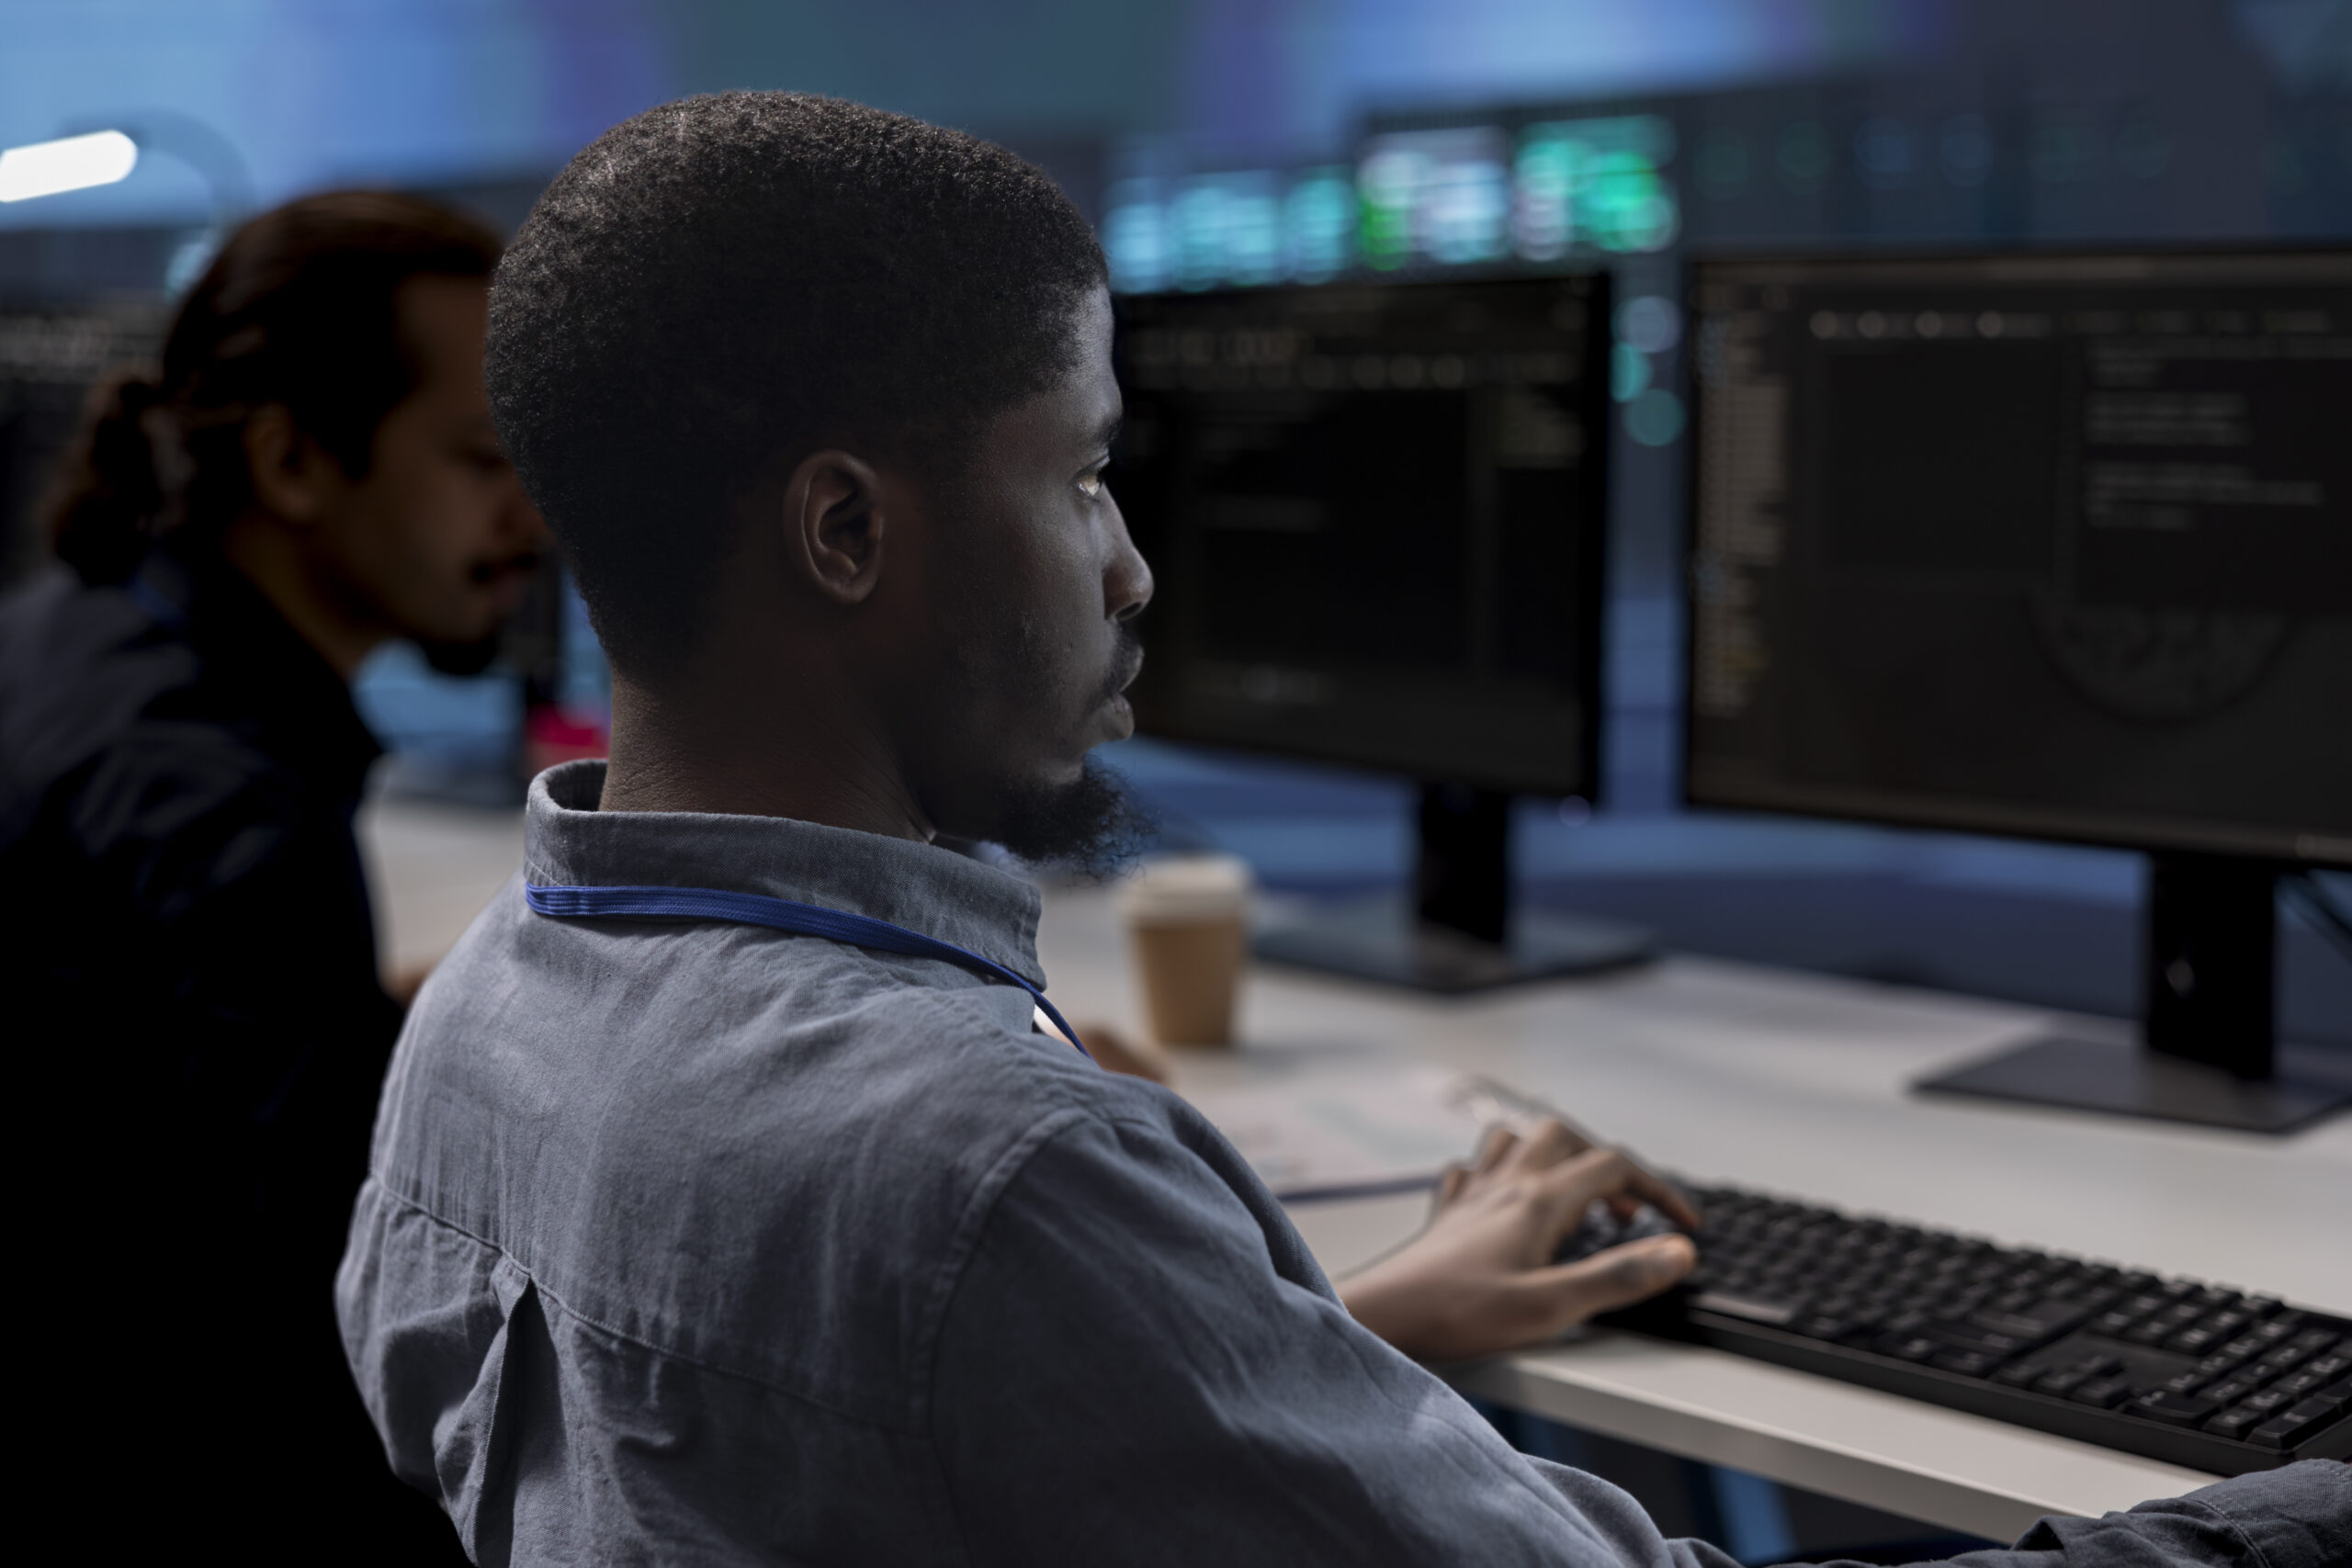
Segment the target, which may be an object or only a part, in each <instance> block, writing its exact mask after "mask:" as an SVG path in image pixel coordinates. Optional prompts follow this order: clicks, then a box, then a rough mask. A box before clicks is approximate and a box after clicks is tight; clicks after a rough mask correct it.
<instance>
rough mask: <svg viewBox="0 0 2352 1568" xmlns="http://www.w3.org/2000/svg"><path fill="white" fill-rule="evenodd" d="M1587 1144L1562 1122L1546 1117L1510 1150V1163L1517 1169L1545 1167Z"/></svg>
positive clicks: (1586, 1147)
mask: <svg viewBox="0 0 2352 1568" xmlns="http://www.w3.org/2000/svg"><path fill="white" fill-rule="evenodd" d="M1591 1147H1592V1145H1590V1144H1588V1143H1586V1142H1585V1141H1584V1139H1583V1138H1581V1137H1579V1136H1578V1135H1577V1134H1576V1133H1574V1132H1573V1131H1571V1130H1570V1129H1569V1128H1567V1127H1566V1125H1564V1124H1562V1123H1561V1122H1557V1121H1555V1120H1554V1119H1553V1118H1552V1117H1549V1116H1546V1117H1545V1118H1544V1120H1543V1121H1541V1122H1537V1123H1535V1125H1534V1126H1532V1127H1530V1128H1529V1129H1528V1130H1527V1134H1526V1136H1524V1137H1522V1138H1521V1139H1520V1141H1519V1146H1518V1147H1517V1148H1515V1149H1513V1150H1512V1151H1511V1155H1510V1163H1511V1164H1512V1165H1513V1166H1515V1167H1517V1168H1519V1169H1521V1170H1546V1169H1549V1168H1552V1167H1553V1166H1555V1165H1558V1164H1559V1163H1560V1162H1561V1161H1563V1160H1566V1159H1573V1158H1574V1157H1576V1156H1578V1155H1581V1154H1583V1153H1585V1152H1586V1151H1587V1150H1588V1149H1589V1148H1591Z"/></svg>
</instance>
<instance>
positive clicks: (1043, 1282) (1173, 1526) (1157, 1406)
mask: <svg viewBox="0 0 2352 1568" xmlns="http://www.w3.org/2000/svg"><path fill="white" fill-rule="evenodd" d="M932 1413H933V1415H932V1420H933V1440H934V1443H935V1444H936V1448H937V1451H938V1453H939V1455H940V1458H941V1461H942V1465H943V1468H944V1475H945V1481H946V1485H947V1488H948V1491H949V1493H950V1495H951V1501H952V1504H953V1506H954V1507H955V1509H956V1516H957V1519H958V1522H959V1524H960V1526H961V1529H962V1532H963V1538H964V1542H965V1545H966V1548H967V1551H969V1553H970V1555H971V1558H972V1560H973V1561H974V1562H977V1563H1008V1564H1010V1563H1035V1562H1060V1563H1095V1562H1103V1563H1111V1562H1117V1563H1131V1564H1153V1563H1170V1564H1176V1563H1182V1564H1189V1565H1198V1564H1202V1563H1226V1564H1231V1563H1240V1562H1247V1563H1255V1562H1294V1563H1295V1562H1347V1563H1351V1564H1363V1565H1370V1564H1385V1563H1440V1562H1443V1563H1461V1562H1477V1563H1481V1564H1490V1565H1497V1564H1505V1563H1576V1564H1620V1563H1622V1564H1641V1565H1643V1568H1733V1559H1731V1558H1730V1557H1728V1556H1725V1555H1724V1553H1722V1552H1720V1551H1716V1550H1715V1549H1714V1548H1713V1547H1711V1546H1707V1545H1705V1544H1703V1543H1700V1542H1693V1541H1669V1540H1665V1539H1663V1538H1662V1537H1661V1536H1660V1535H1659V1534H1658V1532H1657V1529H1656V1527H1655V1526H1653V1525H1652V1524H1651V1523H1650V1522H1649V1520H1648V1518H1647V1517H1645V1515H1644V1514H1643V1512H1642V1510H1641V1509H1640V1507H1639V1506H1637V1505H1636V1504H1634V1501H1633V1500H1632V1499H1631V1498H1630V1497H1628V1496H1626V1495H1624V1494H1623V1492H1620V1491H1618V1490H1617V1489H1616V1488H1614V1487H1612V1486H1610V1485H1608V1484H1606V1483H1602V1482H1600V1481H1598V1480H1595V1479H1594V1478H1592V1477H1590V1476H1586V1475H1582V1474H1579V1473H1578V1472H1573V1471H1567V1470H1562V1469H1559V1468H1558V1467H1555V1466H1539V1465H1538V1463H1537V1462H1536V1461H1531V1460H1529V1459H1527V1458H1525V1457H1524V1456H1522V1455H1521V1454H1519V1453H1518V1452H1516V1451H1515V1450H1512V1449H1511V1448H1510V1446H1509V1445H1508V1444H1506V1443H1505V1442H1504V1441H1503V1440H1502V1438H1500V1437H1499V1436H1498V1435H1497V1433H1496V1432H1495V1430H1494V1429H1493V1427H1490V1426H1488V1425H1487V1423H1486V1422H1485V1421H1484V1420H1482V1419H1480V1417H1479V1416H1478V1415H1477V1414H1476V1412H1475V1411H1473V1410H1472V1409H1471V1408H1470V1407H1469V1405H1467V1404H1464V1402H1463V1401H1462V1400H1461V1399H1460V1398H1459V1397H1457V1396H1456V1395H1455V1394H1454V1393H1453V1391H1452V1390H1451V1389H1449V1388H1447V1387H1446V1386H1445V1385H1444V1384H1443V1383H1442V1382H1439V1381H1438V1380H1437V1379H1436V1378H1434V1377H1432V1376H1431V1375H1430V1373H1428V1372H1427V1371H1423V1370H1422V1369H1421V1368H1420V1367H1419V1366H1417V1365H1416V1364H1415V1363H1414V1362H1412V1361H1411V1360H1409V1359H1407V1358H1405V1357H1404V1356H1402V1355H1399V1354H1398V1353H1397V1352H1396V1351H1395V1350H1392V1349H1390V1348H1388V1347H1387V1346H1386V1345H1385V1344H1384V1343H1382V1342H1381V1341H1380V1340H1379V1339H1377V1338H1376V1337H1374V1336H1373V1335H1371V1334H1370V1333H1367V1332H1366V1331H1365V1330H1363V1328H1362V1327H1361V1326H1359V1325H1357V1324H1356V1323H1355V1322H1354V1320H1353V1319H1351V1317H1349V1315H1348V1314H1347V1311H1346V1309H1345V1308H1344V1307H1342V1306H1341V1305H1340V1303H1338V1302H1337V1301H1336V1300H1334V1299H1333V1298H1332V1297H1331V1296H1330V1295H1329V1293H1328V1292H1327V1289H1326V1288H1324V1287H1323V1286H1322V1285H1321V1281H1320V1280H1319V1279H1298V1278H1285V1277H1284V1275H1283V1272H1282V1271H1280V1270H1279V1269H1277V1267H1276V1265H1275V1261H1274V1252H1273V1250H1272V1249H1271V1248H1270V1246H1269V1237H1268V1235H1267V1233H1266V1230H1265V1228H1264V1227H1263V1226H1262V1225H1261V1222H1260V1221H1259V1219H1258V1218H1257V1217H1256V1216H1254V1215H1253V1214H1252V1213H1251V1212H1250V1208H1249V1207H1248V1206H1247V1205H1246V1204H1244V1203H1243V1202H1242V1201H1241V1200H1240V1199H1239V1198H1238V1196H1237V1195H1236V1193H1235V1192H1234V1190H1233V1189H1232V1188H1231V1187H1230V1186H1229V1185H1228V1184H1227V1181H1226V1180H1225V1179H1223V1178H1222V1177H1221V1176H1220V1175H1219V1174H1218V1173H1217V1171H1216V1169H1215V1168H1213V1167H1212V1166H1211V1165H1210V1164H1209V1163H1208V1162H1207V1161H1205V1160H1204V1159H1203V1158H1202V1157H1201V1156H1199V1155H1198V1154H1196V1153H1194V1152H1193V1150H1191V1149H1189V1148H1187V1147H1186V1146H1185V1145H1183V1144H1182V1142H1181V1141H1180V1140H1179V1139H1178V1138H1177V1137H1176V1136H1174V1135H1173V1134H1171V1133H1170V1132H1169V1131H1167V1130H1165V1129H1160V1128H1154V1127H1149V1126H1146V1125H1141V1124H1136V1123H1129V1122H1104V1121H1103V1120H1101V1119H1098V1118H1092V1117H1089V1118H1085V1119H1083V1120H1080V1121H1078V1122H1074V1123H1072V1124H1070V1125H1069V1126H1066V1127H1064V1128H1062V1129H1060V1130H1058V1131H1057V1133H1055V1134H1054V1135H1052V1136H1050V1137H1049V1138H1047V1139H1046V1140H1045V1141H1044V1142H1043V1143H1042V1144H1041V1145H1040V1146H1039V1147H1038V1148H1037V1149H1036V1150H1035V1153H1033V1154H1032V1155H1031V1156H1029V1158H1028V1160H1027V1162H1026V1164H1025V1165H1024V1166H1023V1168H1022V1170H1021V1171H1020V1173H1019V1174H1018V1175H1017V1176H1016V1177H1015V1178H1014V1179H1012V1181H1011V1182H1009V1183H1008V1184H1007V1186H1006V1188H1005V1190H1004V1191H1003V1192H1002V1193H1001V1196H1000V1197H999V1199H998V1201H997V1202H996V1204H995V1206H994V1208H993V1210H992V1212H991V1213H990V1214H989V1218H988V1221H987V1223H986V1224H985V1225H984V1226H983V1227H982V1229H981V1231H980V1233H979V1235H978V1239H977V1242H976V1245H975V1246H974V1247H973V1251H972V1254H971V1256H970V1258H968V1259H967V1262H966V1264H965V1267H964V1269H963V1274H962V1278H961V1280H959V1282H958V1283H957V1285H956V1292H955V1295H954V1297H953V1299H952V1302H951V1304H950V1306H949V1309H948V1312H947V1314H946V1317H945V1320H944V1325H943V1326H942V1330H941V1336H940V1341H939V1347H938V1352H937V1360H936V1369H935V1373H934V1378H933V1401H932Z"/></svg>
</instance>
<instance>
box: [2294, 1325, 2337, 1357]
mask: <svg viewBox="0 0 2352 1568" xmlns="http://www.w3.org/2000/svg"><path fill="white" fill-rule="evenodd" d="M2338 1338H2339V1336H2338V1335H2336V1334H2335V1332H2334V1331H2333V1330H2331V1329H2325V1328H2307V1329H2305V1330H2304V1331H2303V1332H2302V1333H2301V1334H2298V1335H2296V1336H2295V1337H2294V1338H2292V1339H2290V1340H2289V1341H2288V1343H2289V1344H2290V1345H2292V1346H2294V1347H2295V1348H2297V1349H2298V1350H2301V1352H2303V1354H2305V1355H2306V1356H2316V1355H2319V1354H2320V1353H2321V1352H2323V1351H2326V1350H2333V1349H2335V1346H2336V1341H2337V1339H2338Z"/></svg>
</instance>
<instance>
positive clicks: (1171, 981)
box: [1118, 854, 1250, 1045]
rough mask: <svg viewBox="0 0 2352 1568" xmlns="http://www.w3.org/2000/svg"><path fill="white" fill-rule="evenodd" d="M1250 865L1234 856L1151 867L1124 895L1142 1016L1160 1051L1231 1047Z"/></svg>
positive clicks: (1173, 859)
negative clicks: (1180, 1047)
mask: <svg viewBox="0 0 2352 1568" xmlns="http://www.w3.org/2000/svg"><path fill="white" fill-rule="evenodd" d="M1118 905H1119V913H1120V915H1121V916H1122V917H1124V918H1125V921H1126V927H1127V942H1128V946H1129V949H1130V951H1132V952H1133V953H1134V954H1135V963H1136V975H1137V976H1139V977H1140V978H1141V980H1142V982H1143V1000H1144V1011H1145V1013H1146V1015H1147V1016H1148V1018H1149V1019H1150V1021H1151V1032H1152V1035H1153V1037H1154V1038H1155V1039H1157V1040H1158V1041H1159V1043H1161V1044H1163V1045H1229V1044H1231V1043H1233V1004H1234V998H1235V995H1236V993H1237V991H1238V989H1239V987H1240V983H1241V962H1242V957H1243V954H1244V953H1245V951H1246V950H1247V947H1248V942H1249V932H1250V866H1249V863H1247V862H1245V861H1243V860H1241V859H1239V858H1238V857H1237V856H1234V855H1216V854H1202V855H1170V856H1168V857H1165V858H1163V859H1159V860H1154V861H1147V862H1146V863H1144V865H1143V868H1142V869H1141V870H1140V871H1138V872H1136V874H1135V875H1134V876H1133V877H1132V878H1130V879H1129V880H1128V882H1127V883H1126V884H1125V886H1122V887H1121V888H1120V889H1119V894H1118Z"/></svg>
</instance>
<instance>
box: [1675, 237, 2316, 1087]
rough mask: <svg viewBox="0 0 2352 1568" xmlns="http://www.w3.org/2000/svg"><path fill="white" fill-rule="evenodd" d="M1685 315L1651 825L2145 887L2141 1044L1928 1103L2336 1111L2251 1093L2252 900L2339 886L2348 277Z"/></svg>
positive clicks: (2009, 260)
mask: <svg viewBox="0 0 2352 1568" xmlns="http://www.w3.org/2000/svg"><path fill="white" fill-rule="evenodd" d="M1691 299H1692V305H1693V309H1694V312H1695V317H1694V329H1695V330H1694V331H1693V333H1691V344H1692V350H1691V352H1692V356H1693V357H1692V366H1691V369H1692V380H1693V385H1694V390H1695V407H1694V416H1695V417H1694V421H1693V426H1692V438H1691V455H1692V477H1691V488H1690V497H1691V533H1690V547H1691V557H1690V562H1689V605H1690V638H1691V644H1690V660H1689V680H1688V693H1687V694H1688V709H1687V713H1688V718H1687V724H1688V733H1687V746H1686V751H1685V764H1684V766H1685V774H1684V776H1685V783H1686V794H1687V796H1688V798H1689V799H1690V800H1691V802H1692V803H1693V804H1696V805H1701V806H1710V807H1748V808H1758V809H1764V810H1770V811H1791V812H1803V813H1808V814H1813V815H1820V816H1830V817H1842V818H1860V819H1864V820H1869V821H1876V822H1888V823H1899V824H1905V825H1910V826H1917V827H1928V828H1943V829H1962V830H1967V831H1973V832H1985V833H1999V834H2014V835H2022V836H2029V837H2040V838H2048V839H2060V840H2073V841H2077V842H2085V843H2094V844H2109V845H2118V846H2123V847H2127V848H2131V849H2138V850H2143V851H2146V852H2150V853H2151V854H2153V855H2154V857H2155V863H2154V875H2153V878H2152V884H2151V886H2152V892H2151V897H2150V909H2149V915H2148V947H2147V952H2146V985H2145V992H2146V998H2147V1016H2146V1020H2145V1043H2146V1044H2147V1045H2148V1046H2150V1047H2152V1048H2153V1049H2152V1051H2151V1052H2150V1053H2148V1054H2146V1055H2143V1054H2141V1053H2139V1052H2137V1051H2136V1050H2132V1049H2130V1048H2119V1049H2106V1048H2100V1047H2097V1046H2095V1045H2093V1044H2089V1043H2081V1042H2069V1043H2042V1044H2041V1045H2038V1046H2036V1047H2033V1048H2030V1049H2029V1050H2028V1051H2026V1052H2024V1053H2017V1054H2010V1055H2005V1056H2003V1057H2001V1058H1996V1059H1995V1060H1994V1061H1992V1062H1990V1063H1985V1064H1980V1065H1978V1066H1974V1067H1972V1068H1969V1069H1964V1070H1963V1071H1962V1072H1961V1073H1959V1074H1955V1075H1952V1076H1951V1077H1947V1078H1944V1079H1941V1080H1938V1081H1937V1082H1935V1083H1934V1084H1933V1085H1931V1086H1928V1087H1934V1088H1938V1089H1949V1090H1951V1091H1954V1092H1963V1093H1978V1094H1989V1095H1996V1096H1999V1097H2004V1098H2015V1099H2030V1100H2054V1101H2058V1102H2063V1103H2068V1104H2076V1105H2094V1106H2098V1107H2099V1108H2102V1109H2109V1110H2125V1111H2139V1112H2143V1113H2147V1114H2156V1115H2164V1116H2168V1117H2175V1118H2184V1119H2188V1120H2196V1121H2203V1122H2220V1123H2223V1124H2228V1125H2235V1126H2264V1127H2279V1126H2290V1125H2295V1124H2299V1123H2301V1122H2304V1121H2307V1120H2309V1119H2311V1118H2312V1116H2315V1115H2317V1114H2321V1113H2324V1111H2325V1110H2326V1109H2327V1108H2328V1106H2329V1105H2330V1104H2333V1103H2335V1102H2336V1101H2338V1100H2341V1099H2342V1098H2343V1096H2342V1094H2341V1092H2340V1090H2330V1089H2326V1088H2325V1087H2324V1086H2313V1085H2309V1084H2300V1083H2297V1082H2294V1081H2291V1080H2289V1079H2284V1078H2281V1077H2278V1075H2277V1074H2275V1073H2274V1071H2273V1068H2274V1065H2275V1056H2274V1048H2273V1039H2272V1001H2271V998H2272V974H2271V971H2272V967H2273V963H2274V952H2273V948H2274V940H2275V920H2274V913H2273V905H2272V898H2273V886H2274V883H2275V879H2276V877H2277V875H2278V874H2279V873H2280V872H2281V871H2282V870H2292V869H2296V868H2305V867H2319V866H2337V867H2340V866H2346V865H2352V441H2347V440H2346V431H2347V429H2352V253H2346V252H2344V251H2318V250H2310V251H2297V252H2269V253H2262V254H2213V253H2206V254H2188V253H2181V254H2076V255H2057V254H2052V255H2015V254H2011V255H1980V256H1963V257H1950V258H1928V257H1868V256H1847V257H1837V258H1829V257H1801V256H1786V255H1783V256H1775V257H1770V258H1764V259H1755V260H1730V259H1719V260H1710V261H1706V262H1702V263H1700V264H1698V265H1695V266H1694V268H1693V271H1692V276H1691ZM2199 1065H2202V1066H2205V1067H2207V1068H2216V1069H2222V1071H2221V1072H2220V1073H2199V1071H2198V1070H2197V1067H2198V1066H2199Z"/></svg>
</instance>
